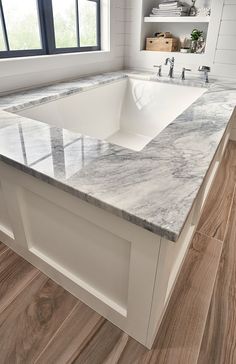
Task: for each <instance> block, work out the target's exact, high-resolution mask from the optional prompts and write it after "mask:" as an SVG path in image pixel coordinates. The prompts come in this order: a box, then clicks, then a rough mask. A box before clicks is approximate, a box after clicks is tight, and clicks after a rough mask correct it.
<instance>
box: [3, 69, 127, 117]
mask: <svg viewBox="0 0 236 364" xmlns="http://www.w3.org/2000/svg"><path fill="white" fill-rule="evenodd" d="M126 78H128V75H127V74H126V73H124V72H122V71H117V72H110V73H103V74H99V75H97V76H90V77H81V78H78V79H73V80H70V81H68V82H66V81H64V82H59V83H55V84H51V85H48V86H42V87H39V88H33V89H29V90H25V91H18V92H17V93H16V94H9V95H2V96H1V97H0V99H3V98H13V97H14V95H18V96H20V95H22V96H25V97H26V98H27V96H28V95H29V94H30V92H35V91H36V92H37V91H38V92H39V93H40V90H41V91H42V92H45V91H46V92H47V91H48V92H50V89H55V91H53V92H52V94H51V95H47V96H43V97H40V96H39V97H36V98H35V99H33V100H30V101H25V102H20V103H16V104H13V105H10V106H3V107H1V105H0V110H2V111H7V112H10V113H15V112H17V111H21V110H24V109H26V108H29V107H32V106H36V105H40V104H43V103H47V102H50V101H55V100H57V99H60V98H62V97H66V96H71V95H74V94H78V93H81V92H85V91H88V90H92V89H94V88H96V87H99V86H102V85H107V84H109V83H113V82H115V81H119V80H122V79H126ZM85 81H86V82H87V84H86V85H85V84H84V82H85ZM76 83H78V85H76ZM63 84H64V85H65V88H66V84H70V85H71V86H70V87H68V89H67V90H66V91H57V90H56V88H57V87H58V86H60V87H61V86H62V85H63Z"/></svg>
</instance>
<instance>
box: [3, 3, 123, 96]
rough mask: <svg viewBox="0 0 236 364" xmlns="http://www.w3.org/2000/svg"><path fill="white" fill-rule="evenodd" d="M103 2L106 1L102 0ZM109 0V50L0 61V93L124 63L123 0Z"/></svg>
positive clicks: (98, 70) (106, 69) (120, 65)
mask: <svg viewBox="0 0 236 364" xmlns="http://www.w3.org/2000/svg"><path fill="white" fill-rule="evenodd" d="M102 1H103V2H104V3H105V4H106V2H107V0H102ZM110 1H111V4H110V6H111V13H110V14H111V19H110V27H111V39H110V40H111V43H110V44H111V49H110V52H94V53H93V54H92V53H80V54H78V53H74V54H61V55H53V56H41V57H25V58H12V59H7V60H4V59H1V60H0V93H2V92H6V91H7V92H8V91H14V90H17V89H20V88H27V87H31V86H32V85H38V84H46V83H48V82H52V81H57V80H63V79H66V78H72V77H76V76H80V75H84V74H90V73H99V72H106V71H112V70H118V69H122V68H123V66H124V33H125V31H124V26H125V22H124V16H125V13H124V8H125V5H124V4H125V0H110Z"/></svg>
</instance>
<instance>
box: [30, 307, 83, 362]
mask: <svg viewBox="0 0 236 364" xmlns="http://www.w3.org/2000/svg"><path fill="white" fill-rule="evenodd" d="M79 305H80V301H78V302H77V303H76V304H75V306H74V307H73V308H72V310H71V311H70V313H69V314H68V315H67V317H66V318H65V319H64V321H63V322H62V323H61V325H60V326H59V327H58V329H57V330H56V331H55V332H54V334H53V335H52V337H51V338H50V340H49V342H48V343H47V345H46V346H45V347H44V348H43V350H42V351H41V353H40V354H39V355H38V357H37V358H36V359H35V361H34V364H36V363H37V361H38V360H39V359H40V357H41V356H42V355H43V353H44V352H45V350H46V349H47V347H48V346H49V345H50V344H51V342H52V341H53V340H54V338H55V337H56V335H57V333H58V332H59V331H60V329H61V328H62V326H63V325H64V324H65V322H66V321H67V320H68V319H69V318H70V316H71V315H72V313H73V312H74V311H75V309H76V308H77V307H78V306H79Z"/></svg>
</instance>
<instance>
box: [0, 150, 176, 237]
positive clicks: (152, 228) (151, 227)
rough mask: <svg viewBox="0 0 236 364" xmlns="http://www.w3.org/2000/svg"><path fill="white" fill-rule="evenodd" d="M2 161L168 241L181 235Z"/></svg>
mask: <svg viewBox="0 0 236 364" xmlns="http://www.w3.org/2000/svg"><path fill="white" fill-rule="evenodd" d="M0 161H1V162H3V163H5V164H7V165H9V166H11V167H14V168H16V169H18V170H19V171H22V172H24V173H26V174H28V175H30V176H32V177H35V178H37V179H40V180H41V181H43V182H45V183H48V184H49V185H51V186H54V187H57V188H59V189H61V190H63V191H64V192H67V193H69V194H71V195H73V196H75V197H77V198H80V199H81V200H83V201H84V202H88V203H90V204H93V205H94V206H95V207H98V208H102V209H104V210H105V211H107V212H111V213H112V214H114V215H116V216H117V217H120V218H122V219H124V220H126V221H128V222H131V223H133V224H135V225H137V226H139V227H140V228H143V229H145V230H147V231H149V232H151V233H153V234H156V235H159V236H160V237H162V238H165V239H168V240H170V241H172V242H176V241H177V240H178V237H179V235H180V234H178V233H176V232H174V231H170V230H168V229H166V228H162V227H160V226H158V225H156V224H153V223H150V222H148V221H147V220H144V219H141V218H140V217H138V216H135V215H133V214H131V213H128V212H126V211H124V210H121V209H119V208H116V207H114V206H113V205H110V204H108V203H106V202H103V201H101V200H100V199H98V198H96V197H94V196H92V195H90V194H89V193H84V192H82V191H80V190H79V189H77V188H73V187H72V186H69V185H68V184H67V183H63V182H61V181H58V180H57V179H56V178H53V177H50V176H49V175H46V174H44V173H42V172H39V171H37V170H36V169H34V168H30V167H28V166H26V165H23V164H22V163H20V162H18V161H15V160H13V159H11V158H8V157H6V156H4V155H2V154H0Z"/></svg>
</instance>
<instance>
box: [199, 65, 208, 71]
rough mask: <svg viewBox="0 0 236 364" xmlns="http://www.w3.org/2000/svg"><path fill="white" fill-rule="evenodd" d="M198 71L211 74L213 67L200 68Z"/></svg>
mask: <svg viewBox="0 0 236 364" xmlns="http://www.w3.org/2000/svg"><path fill="white" fill-rule="evenodd" d="M198 71H199V72H211V67H209V66H199V68H198Z"/></svg>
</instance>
